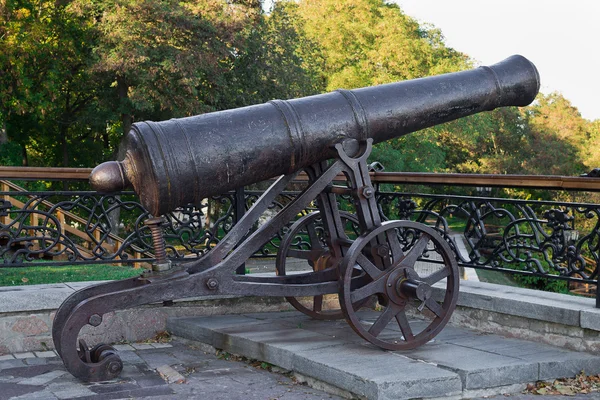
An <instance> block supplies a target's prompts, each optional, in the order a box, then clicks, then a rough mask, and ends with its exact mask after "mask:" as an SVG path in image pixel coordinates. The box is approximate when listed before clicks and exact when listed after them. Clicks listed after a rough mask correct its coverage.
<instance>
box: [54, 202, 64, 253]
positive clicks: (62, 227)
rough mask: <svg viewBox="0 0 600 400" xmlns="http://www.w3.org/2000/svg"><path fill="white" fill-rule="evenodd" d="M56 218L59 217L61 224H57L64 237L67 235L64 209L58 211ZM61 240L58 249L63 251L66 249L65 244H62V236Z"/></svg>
mask: <svg viewBox="0 0 600 400" xmlns="http://www.w3.org/2000/svg"><path fill="white" fill-rule="evenodd" d="M56 218H58V223H59V225H60V226H57V227H56V228H58V229H57V230H58V232H59V233H60V236H61V237H64V235H65V215H64V214H63V213H62V211H58V210H57V211H56ZM58 240H59V242H58V251H59V252H60V251H63V250H64V249H65V246H64V245H63V244H61V241H60V240H61V238H60V237H59V238H58Z"/></svg>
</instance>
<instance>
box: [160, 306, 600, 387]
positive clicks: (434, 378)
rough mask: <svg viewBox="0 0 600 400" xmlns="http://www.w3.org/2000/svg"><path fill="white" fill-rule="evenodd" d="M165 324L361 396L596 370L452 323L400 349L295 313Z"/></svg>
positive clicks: (542, 347)
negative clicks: (427, 339) (390, 348)
mask: <svg viewBox="0 0 600 400" xmlns="http://www.w3.org/2000/svg"><path fill="white" fill-rule="evenodd" d="M360 313H361V314H362V317H361V318H362V319H363V320H366V321H369V320H373V321H375V319H376V318H377V317H378V313H376V312H374V311H364V312H363V311H361V312H360ZM419 324H421V325H422V324H423V323H422V322H420V321H418V320H412V321H411V327H412V328H413V332H419V331H420V330H421V329H422V327H421V329H419ZM168 329H169V331H171V332H172V333H173V334H175V335H176V336H180V337H184V338H187V339H191V340H197V341H199V342H204V343H208V344H209V345H211V346H214V347H216V348H220V349H224V350H226V351H228V352H231V353H234V354H241V355H244V356H246V357H249V358H253V359H258V360H262V361H266V362H269V363H271V364H274V365H277V366H280V367H282V368H285V369H287V370H291V371H294V372H296V373H299V374H301V375H304V376H308V377H310V378H314V379H318V380H320V381H324V382H326V383H327V384H329V385H332V386H334V387H338V388H341V389H343V390H345V391H347V392H350V393H353V394H355V395H358V396H360V397H361V398H366V399H404V398H422V397H425V398H435V397H449V396H450V397H454V398H473V397H478V396H489V395H496V394H499V393H519V392H521V391H522V390H523V389H524V388H525V387H526V384H527V383H528V382H535V381H537V380H552V379H555V378H564V377H573V376H575V375H576V374H577V373H579V372H581V371H582V370H584V371H585V372H586V373H588V374H598V373H600V357H598V356H594V355H591V354H587V353H582V352H575V351H569V350H565V349H562V348H559V347H553V346H550V345H546V344H541V343H536V342H528V341H523V340H517V339H510V338H505V337H501V336H498V335H493V334H482V333H478V332H475V331H472V330H469V329H464V328H457V327H454V326H447V327H446V328H445V329H444V330H443V331H442V332H441V333H440V334H439V335H438V336H437V337H436V338H435V339H434V340H433V341H432V342H430V343H427V344H426V345H424V346H421V347H419V348H417V349H414V350H408V351H402V352H390V351H382V350H381V349H379V348H376V347H374V346H373V345H371V344H370V343H367V342H365V341H364V340H363V339H361V338H360V337H359V336H358V335H356V334H355V333H354V331H352V329H351V328H350V327H349V326H348V325H347V324H346V322H345V321H343V320H342V321H316V320H312V319H310V318H308V317H306V316H304V315H302V314H300V313H298V312H280V313H260V314H244V315H227V316H212V317H200V318H197V317H196V318H194V317H192V318H174V319H170V320H169V321H168ZM386 329H387V328H386ZM398 331H399V330H398ZM392 333H393V332H388V333H386V331H385V330H384V331H383V332H382V335H386V334H392Z"/></svg>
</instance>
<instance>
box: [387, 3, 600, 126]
mask: <svg viewBox="0 0 600 400" xmlns="http://www.w3.org/2000/svg"><path fill="white" fill-rule="evenodd" d="M393 1H394V2H395V3H397V4H398V5H400V7H401V8H402V10H403V11H404V12H405V13H406V14H408V15H410V16H411V17H413V18H415V19H416V20H417V21H419V22H421V23H430V24H433V25H434V26H436V27H437V28H440V29H441V30H442V33H443V34H444V36H445V37H446V44H447V45H448V46H450V47H453V48H454V49H456V50H458V51H461V52H463V53H466V54H468V55H469V56H471V57H472V58H473V59H475V60H477V61H478V62H480V65H489V64H494V63H496V62H498V61H500V60H503V59H504V58H506V57H508V56H510V55H512V54H521V55H522V56H525V57H527V58H528V59H529V60H531V61H532V62H533V63H534V64H535V65H536V67H537V68H538V70H539V72H540V78H541V81H542V88H541V91H542V92H543V93H550V92H553V91H558V92H560V93H562V94H563V95H564V96H565V97H566V98H567V99H568V100H570V101H571V103H572V104H573V105H574V106H576V107H577V108H578V109H579V111H580V112H581V115H582V116H583V117H584V118H587V119H590V120H594V119H599V118H600V51H599V49H600V1H598V0H562V1H559V0H502V1H498V0H493V1H492V0H485V1H484V0H452V1H449V0H445V1H444V0H393Z"/></svg>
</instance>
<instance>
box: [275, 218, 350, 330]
mask: <svg viewBox="0 0 600 400" xmlns="http://www.w3.org/2000/svg"><path fill="white" fill-rule="evenodd" d="M340 217H341V220H342V224H343V226H344V230H345V231H346V233H347V235H349V236H350V239H349V240H351V239H353V238H355V237H356V236H358V235H357V234H356V233H355V231H356V230H357V229H358V219H357V218H356V216H354V215H353V214H350V213H348V212H344V211H341V212H340ZM350 243H351V242H348V246H350ZM340 261H341V260H340V259H338V260H336V259H334V257H332V255H331V254H330V252H329V249H328V248H327V242H326V240H325V228H324V227H323V223H322V220H321V214H320V212H319V211H316V212H313V213H310V214H308V215H305V216H303V217H301V218H300V219H298V220H297V221H296V222H295V223H294V224H293V225H292V226H291V227H290V230H289V231H288V233H287V234H286V235H285V237H284V238H283V240H282V241H281V245H280V247H279V251H278V252H277V258H276V260H275V267H276V271H277V275H279V276H284V275H286V274H290V273H291V272H292V270H294V271H296V272H299V273H305V272H316V271H322V270H325V269H327V268H338V266H339V263H340ZM336 273H337V272H336ZM286 300H287V301H288V302H289V303H290V304H291V305H292V306H293V307H294V308H295V309H296V310H298V311H300V312H302V313H304V314H306V315H308V316H310V317H312V318H315V319H321V320H333V319H341V318H344V314H343V313H342V311H341V310H340V308H339V300H338V298H337V295H335V294H334V295H319V296H314V297H302V298H296V297H286Z"/></svg>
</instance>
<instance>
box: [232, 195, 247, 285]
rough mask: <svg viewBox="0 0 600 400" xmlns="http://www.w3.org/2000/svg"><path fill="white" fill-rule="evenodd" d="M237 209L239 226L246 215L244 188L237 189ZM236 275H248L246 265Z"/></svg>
mask: <svg viewBox="0 0 600 400" xmlns="http://www.w3.org/2000/svg"><path fill="white" fill-rule="evenodd" d="M234 201H235V207H234V209H233V221H234V222H235V223H236V224H237V223H238V221H239V220H240V219H241V218H242V217H243V216H244V214H245V213H246V191H245V188H244V186H242V187H239V188H237V189H235V199H234ZM235 273H236V274H238V275H244V274H245V273H246V263H243V264H242V265H240V266H239V267H238V268H237V269H236V270H235Z"/></svg>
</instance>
